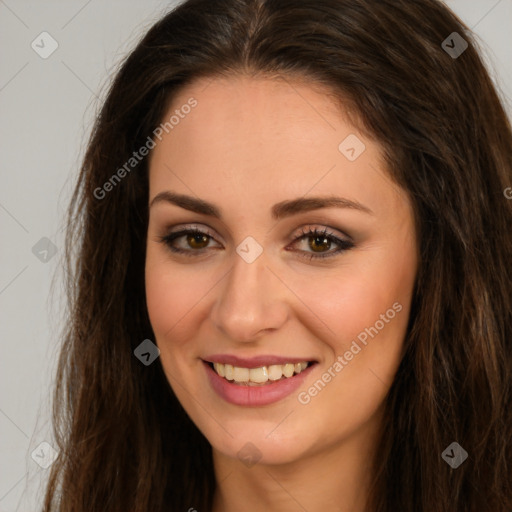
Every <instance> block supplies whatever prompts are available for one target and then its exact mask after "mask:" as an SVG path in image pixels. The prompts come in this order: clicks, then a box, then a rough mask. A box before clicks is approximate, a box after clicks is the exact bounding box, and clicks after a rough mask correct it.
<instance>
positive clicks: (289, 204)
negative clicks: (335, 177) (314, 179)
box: [149, 190, 375, 220]
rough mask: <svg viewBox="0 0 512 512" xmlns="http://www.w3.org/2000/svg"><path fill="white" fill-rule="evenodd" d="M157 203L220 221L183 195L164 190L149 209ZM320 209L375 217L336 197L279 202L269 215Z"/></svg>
mask: <svg viewBox="0 0 512 512" xmlns="http://www.w3.org/2000/svg"><path fill="white" fill-rule="evenodd" d="M158 203H171V204H174V205H176V206H179V207H181V208H184V209H185V210H189V211H191V212H195V213H199V214H202V215H209V216H211V217H215V218H217V219H222V213H221V210H220V209H219V208H218V207H217V206H215V205H214V204H212V203H209V202H207V201H204V200H203V199H198V198H196V197H192V196H187V195H184V194H177V193H175V192H171V191H169V190H165V191H163V192H160V193H159V194H157V195H156V196H155V197H154V198H153V199H152V200H151V202H150V203H149V207H150V208H151V207H152V206H154V205H155V204H158ZM320 208H351V209H354V210H359V211H361V212H364V213H368V214H370V215H375V214H374V213H373V211H372V210H370V208H368V207H367V206H364V205H363V204H361V203H359V202H358V201H353V200H350V199H346V198H344V197H336V196H326V197H308V198H304V197H299V198H297V199H292V200H287V201H281V202H280V203H276V204H275V205H274V206H272V209H271V215H272V218H273V219H274V220H279V219H282V218H285V217H291V216H292V215H296V214H298V213H303V212H309V211H311V210H318V209H320Z"/></svg>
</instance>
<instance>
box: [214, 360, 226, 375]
mask: <svg viewBox="0 0 512 512" xmlns="http://www.w3.org/2000/svg"><path fill="white" fill-rule="evenodd" d="M213 367H214V368H215V371H216V372H217V373H218V374H219V375H220V376H221V377H224V376H225V375H226V374H225V373H224V365H223V364H219V363H213Z"/></svg>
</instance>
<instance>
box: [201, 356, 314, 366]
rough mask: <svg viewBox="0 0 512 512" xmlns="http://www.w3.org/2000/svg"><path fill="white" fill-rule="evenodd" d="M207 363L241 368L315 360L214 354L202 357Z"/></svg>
mask: <svg viewBox="0 0 512 512" xmlns="http://www.w3.org/2000/svg"><path fill="white" fill-rule="evenodd" d="M203 361H206V362H208V363H222V364H230V365H232V366H239V367H241V368H259V367H260V366H270V365H273V364H286V363H293V364H295V363H301V362H303V361H306V362H316V361H314V360H313V359H309V358H307V357H302V358H301V357H287V356H273V355H262V356H254V357H238V356H234V355H232V354H214V355H212V356H208V357H206V358H204V359H203Z"/></svg>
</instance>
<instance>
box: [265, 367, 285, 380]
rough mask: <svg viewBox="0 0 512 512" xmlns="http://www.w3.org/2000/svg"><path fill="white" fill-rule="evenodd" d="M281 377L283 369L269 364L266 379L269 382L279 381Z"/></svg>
mask: <svg viewBox="0 0 512 512" xmlns="http://www.w3.org/2000/svg"><path fill="white" fill-rule="evenodd" d="M282 376H283V367H282V366H281V365H280V364H271V365H270V366H269V367H268V378H269V379H270V380H279V379H280V378H281V377H282Z"/></svg>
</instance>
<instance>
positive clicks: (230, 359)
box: [203, 356, 315, 407]
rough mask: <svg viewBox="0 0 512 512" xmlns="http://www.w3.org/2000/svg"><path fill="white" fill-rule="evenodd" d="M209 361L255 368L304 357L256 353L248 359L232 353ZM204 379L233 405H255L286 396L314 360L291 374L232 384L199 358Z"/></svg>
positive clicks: (303, 378) (301, 381) (297, 360)
mask: <svg viewBox="0 0 512 512" xmlns="http://www.w3.org/2000/svg"><path fill="white" fill-rule="evenodd" d="M208 360H209V361H211V362H214V363H224V364H232V365H234V366H241V367H244V368H258V367H259V366H267V365H271V364H285V363H299V362H301V361H307V359H300V360H299V359H296V358H290V359H286V360H285V359H283V358H279V357H269V356H261V357H260V356H258V357H255V358H251V359H240V358H238V357H235V356H222V357H220V356H219V357H217V356H211V357H209V358H208ZM203 365H204V368H205V370H206V374H207V376H208V380H209V381H210V384H211V386H212V388H213V389H214V391H215V392H216V393H217V394H218V395H219V396H220V397H221V398H223V399H224V400H226V401H227V402H229V403H231V404H234V405H241V406H246V407H257V406H262V405H269V404H273V403H275V402H278V401H279V400H282V399H283V398H285V397H287V396H289V395H290V394H291V393H293V392H294V391H296V390H297V389H298V388H299V387H300V386H301V384H303V382H304V380H305V378H306V377H307V376H308V375H309V373H310V371H311V370H312V369H313V368H314V367H315V365H314V364H312V365H310V366H308V367H307V368H306V369H305V370H303V371H302V372H300V373H299V374H297V375H294V376H293V377H288V378H284V379H282V380H278V381H275V382H271V383H269V384H264V385H262V386H246V385H243V384H235V383H234V382H230V381H228V380H226V379H225V378H224V377H221V376H220V375H218V374H217V372H216V371H215V370H213V368H211V366H210V365H209V364H208V363H207V362H206V361H203Z"/></svg>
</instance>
